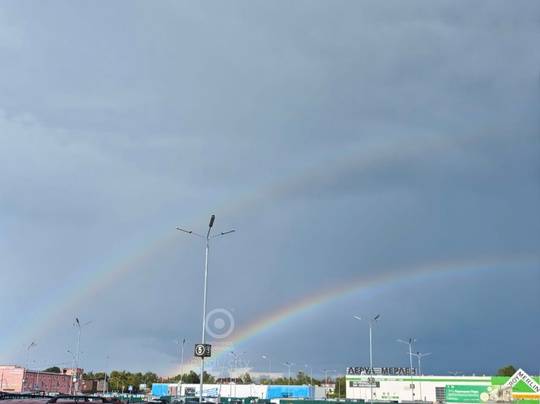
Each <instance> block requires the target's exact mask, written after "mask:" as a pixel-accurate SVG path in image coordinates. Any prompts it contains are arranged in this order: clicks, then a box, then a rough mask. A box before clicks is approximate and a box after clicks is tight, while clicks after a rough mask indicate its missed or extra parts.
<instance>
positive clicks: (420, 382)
mask: <svg viewBox="0 0 540 404" xmlns="http://www.w3.org/2000/svg"><path fill="white" fill-rule="evenodd" d="M413 355H414V356H416V357H417V358H418V373H420V379H419V384H420V400H423V397H422V361H421V360H422V356H428V355H431V352H428V353H421V352H417V353H413Z"/></svg>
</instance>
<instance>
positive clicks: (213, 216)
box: [208, 215, 216, 228]
mask: <svg viewBox="0 0 540 404" xmlns="http://www.w3.org/2000/svg"><path fill="white" fill-rule="evenodd" d="M214 220H216V215H212V217H211V218H210V224H209V225H208V227H210V228H212V226H213V225H214Z"/></svg>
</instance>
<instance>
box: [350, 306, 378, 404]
mask: <svg viewBox="0 0 540 404" xmlns="http://www.w3.org/2000/svg"><path fill="white" fill-rule="evenodd" d="M380 317H381V315H380V314H377V315H376V316H375V318H374V319H373V320H371V321H368V320H366V319H364V318H362V317H357V316H354V318H356V319H357V320H360V321H365V322H366V323H368V324H369V375H370V378H369V379H370V380H369V389H370V390H371V403H372V404H373V383H374V381H375V380H374V378H373V342H372V339H371V324H373V323H375V322H377V321H378V320H379V318H380Z"/></svg>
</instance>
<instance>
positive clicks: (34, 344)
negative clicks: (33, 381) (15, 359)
mask: <svg viewBox="0 0 540 404" xmlns="http://www.w3.org/2000/svg"><path fill="white" fill-rule="evenodd" d="M36 345H37V344H36V343H35V342H32V343H31V344H30V345H28V346H27V347H26V366H25V368H24V389H25V390H28V358H29V357H30V348H32V347H33V346H36Z"/></svg>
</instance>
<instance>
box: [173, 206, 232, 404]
mask: <svg viewBox="0 0 540 404" xmlns="http://www.w3.org/2000/svg"><path fill="white" fill-rule="evenodd" d="M215 219H216V216H215V215H212V216H211V217H210V223H209V224H208V232H207V233H206V237H204V236H202V235H200V234H197V233H194V232H192V231H191V230H185V229H181V228H180V227H177V230H180V231H183V232H185V233H189V234H193V235H195V236H198V237H202V238H204V239H205V240H206V254H205V260H204V293H203V317H202V338H201V340H202V341H201V343H202V344H203V345H204V344H205V336H206V301H207V288H208V253H209V250H210V239H211V238H213V237H217V236H223V235H225V234H229V233H233V232H234V231H235V230H229V231H226V232H221V233H219V234H215V235H213V236H212V237H210V231H211V230H212V226H213V225H214V220H215ZM203 379H204V356H201V380H200V386H199V388H200V395H199V402H202V401H203V388H204V380H203Z"/></svg>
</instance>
